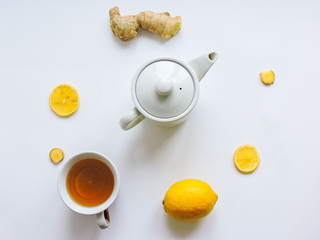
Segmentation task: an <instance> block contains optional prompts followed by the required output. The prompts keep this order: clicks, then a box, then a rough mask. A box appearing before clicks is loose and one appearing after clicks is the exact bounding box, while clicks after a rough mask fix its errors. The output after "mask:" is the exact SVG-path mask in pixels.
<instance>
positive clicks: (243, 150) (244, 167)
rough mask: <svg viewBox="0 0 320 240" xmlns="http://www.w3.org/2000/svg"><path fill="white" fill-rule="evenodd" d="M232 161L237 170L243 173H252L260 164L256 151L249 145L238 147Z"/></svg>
mask: <svg viewBox="0 0 320 240" xmlns="http://www.w3.org/2000/svg"><path fill="white" fill-rule="evenodd" d="M233 159H234V164H235V165H236V167H237V169H238V170H239V171H240V172H243V173H250V172H253V171H254V170H256V168H257V167H258V166H259V164H260V156H259V153H258V151H257V149H256V148H255V147H254V146H252V145H249V144H245V145H242V146H240V147H238V149H237V150H236V151H235V153H234V156H233Z"/></svg>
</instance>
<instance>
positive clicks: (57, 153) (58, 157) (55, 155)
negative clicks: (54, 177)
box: [49, 148, 64, 164]
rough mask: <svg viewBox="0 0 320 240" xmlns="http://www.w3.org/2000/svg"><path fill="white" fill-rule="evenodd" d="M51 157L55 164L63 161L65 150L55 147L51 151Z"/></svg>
mask: <svg viewBox="0 0 320 240" xmlns="http://www.w3.org/2000/svg"><path fill="white" fill-rule="evenodd" d="M49 156H50V159H51V161H52V162H54V163H55V164H58V163H59V162H61V161H62V160H63V158H64V152H63V150H62V149H61V148H53V149H52V150H51V151H50V153H49Z"/></svg>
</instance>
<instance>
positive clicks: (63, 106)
mask: <svg viewBox="0 0 320 240" xmlns="http://www.w3.org/2000/svg"><path fill="white" fill-rule="evenodd" d="M49 103H50V107H51V109H52V110H53V111H54V112H55V113H56V114H58V115H59V116H62V117H66V116H69V115H71V114H73V113H74V112H75V111H76V110H77V109H78V107H79V104H80V96H79V94H78V92H77V90H76V89H75V88H74V87H72V86H71V85H69V84H66V83H63V84H60V85H58V86H57V87H55V88H54V89H53V90H52V92H51V94H50V97H49Z"/></svg>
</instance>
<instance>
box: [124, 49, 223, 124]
mask: <svg viewBox="0 0 320 240" xmlns="http://www.w3.org/2000/svg"><path fill="white" fill-rule="evenodd" d="M217 56H218V55H217V53H215V52H212V53H209V54H205V55H203V56H200V57H198V58H195V59H193V60H191V61H190V62H188V63H185V62H182V61H180V60H177V59H174V58H168V57H166V58H157V59H154V60H151V61H149V62H147V63H146V64H144V65H143V66H142V67H141V68H140V69H139V70H138V71H137V72H136V74H135V76H134V78H133V81H132V86H131V94H132V99H133V102H134V104H135V108H133V110H131V111H129V112H128V113H127V114H126V115H125V116H124V117H123V118H122V119H121V120H120V126H121V128H122V129H123V130H129V129H130V128H132V127H134V126H136V125H137V124H138V123H140V122H141V121H142V120H143V119H145V118H149V119H151V120H154V121H156V122H157V123H160V124H161V125H164V126H174V125H177V124H180V123H181V122H182V121H183V120H184V119H185V118H186V116H187V115H188V114H189V113H190V112H191V110H192V109H193V107H194V106H195V104H196V102H197V100H198V96H199V82H200V80H201V79H202V78H203V76H204V75H205V74H206V73H207V71H208V70H209V68H210V67H211V66H212V64H213V63H214V62H215V61H216V60H217Z"/></svg>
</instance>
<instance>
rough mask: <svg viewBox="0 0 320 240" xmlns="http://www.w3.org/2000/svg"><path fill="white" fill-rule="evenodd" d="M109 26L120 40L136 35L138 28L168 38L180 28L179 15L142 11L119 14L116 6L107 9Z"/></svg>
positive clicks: (126, 39) (127, 39)
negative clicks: (172, 15) (135, 13)
mask: <svg viewBox="0 0 320 240" xmlns="http://www.w3.org/2000/svg"><path fill="white" fill-rule="evenodd" d="M109 15H110V28H111V30H112V32H113V34H114V35H115V36H117V37H118V38H119V39H120V40H121V41H124V42H125V41H129V40H131V39H133V38H135V37H136V36H137V33H138V31H139V29H140V28H143V29H146V30H148V31H149V32H153V33H156V34H158V35H159V36H161V37H162V38H170V37H172V36H174V35H175V34H176V33H177V32H178V31H179V30H180V29H181V17H180V16H177V17H170V14H169V13H167V12H165V13H154V12H151V11H144V12H141V13H139V14H138V15H128V16H121V15H120V12H119V8H118V7H113V8H111V9H110V10H109Z"/></svg>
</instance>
